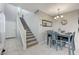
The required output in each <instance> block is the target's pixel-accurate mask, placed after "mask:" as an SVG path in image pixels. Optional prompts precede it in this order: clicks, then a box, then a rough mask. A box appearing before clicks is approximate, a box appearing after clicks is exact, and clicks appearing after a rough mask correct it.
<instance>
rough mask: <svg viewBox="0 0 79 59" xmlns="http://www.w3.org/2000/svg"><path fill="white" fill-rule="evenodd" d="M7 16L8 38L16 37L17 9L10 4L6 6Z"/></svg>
mask: <svg viewBox="0 0 79 59" xmlns="http://www.w3.org/2000/svg"><path fill="white" fill-rule="evenodd" d="M5 16H6V37H16V17H17V8H16V7H15V6H12V5H10V4H5Z"/></svg>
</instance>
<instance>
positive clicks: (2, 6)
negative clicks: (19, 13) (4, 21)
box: [0, 3, 5, 12]
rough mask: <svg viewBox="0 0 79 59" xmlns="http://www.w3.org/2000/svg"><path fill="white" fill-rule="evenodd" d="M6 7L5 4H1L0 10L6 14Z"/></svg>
mask: <svg viewBox="0 0 79 59" xmlns="http://www.w3.org/2000/svg"><path fill="white" fill-rule="evenodd" d="M4 7H5V4H4V3H0V10H2V11H3V12H4Z"/></svg>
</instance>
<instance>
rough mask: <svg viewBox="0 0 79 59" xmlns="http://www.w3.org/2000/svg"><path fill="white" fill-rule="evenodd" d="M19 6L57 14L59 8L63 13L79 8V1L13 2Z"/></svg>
mask: <svg viewBox="0 0 79 59" xmlns="http://www.w3.org/2000/svg"><path fill="white" fill-rule="evenodd" d="M12 4H13V5H15V6H17V7H21V8H23V9H26V10H29V11H31V12H35V11H36V10H38V9H39V10H41V11H43V12H45V13H47V14H48V15H51V16H54V15H57V12H58V11H57V9H58V8H59V9H60V12H61V13H66V12H70V11H74V10H77V9H79V3H12Z"/></svg>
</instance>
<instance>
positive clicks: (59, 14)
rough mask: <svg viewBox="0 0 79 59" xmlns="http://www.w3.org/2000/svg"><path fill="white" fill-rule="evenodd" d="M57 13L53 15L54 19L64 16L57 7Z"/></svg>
mask: <svg viewBox="0 0 79 59" xmlns="http://www.w3.org/2000/svg"><path fill="white" fill-rule="evenodd" d="M57 11H58V15H57V16H55V17H54V19H59V18H63V17H64V16H63V15H62V14H61V13H60V9H57Z"/></svg>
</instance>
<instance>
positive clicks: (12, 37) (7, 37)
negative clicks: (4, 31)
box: [5, 37, 16, 39]
mask: <svg viewBox="0 0 79 59" xmlns="http://www.w3.org/2000/svg"><path fill="white" fill-rule="evenodd" d="M14 38H16V37H6V38H5V39H14Z"/></svg>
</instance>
